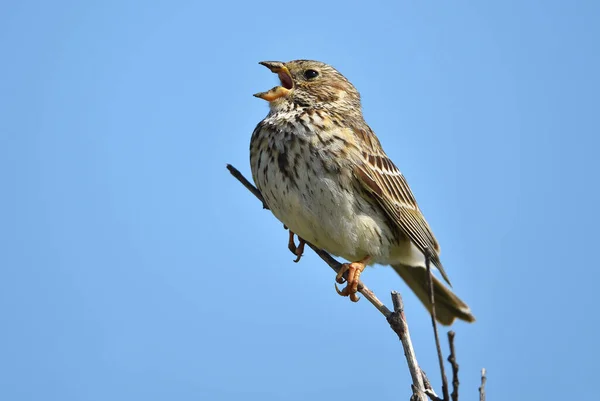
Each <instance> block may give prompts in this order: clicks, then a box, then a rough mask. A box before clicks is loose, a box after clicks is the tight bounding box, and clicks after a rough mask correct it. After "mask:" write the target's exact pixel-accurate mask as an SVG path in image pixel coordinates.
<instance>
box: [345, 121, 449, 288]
mask: <svg viewBox="0 0 600 401" xmlns="http://www.w3.org/2000/svg"><path fill="white" fill-rule="evenodd" d="M355 133H356V134H358V135H357V137H358V138H359V140H361V142H362V144H361V145H367V146H361V149H362V156H363V157H362V161H363V163H362V164H359V165H357V166H356V168H355V171H354V173H355V176H356V177H357V178H358V180H359V181H360V182H361V184H362V185H363V187H364V188H365V189H366V190H367V192H368V193H370V194H371V196H373V197H374V198H375V199H376V200H377V202H378V203H379V205H380V206H381V207H382V208H383V210H384V211H385V212H386V214H387V215H388V217H389V218H390V220H391V221H392V222H394V223H396V224H397V228H399V229H400V231H401V232H402V233H404V234H405V235H406V236H407V237H408V238H409V239H410V240H411V241H412V242H413V243H414V244H415V245H416V246H417V248H418V249H419V250H420V251H421V252H423V254H424V255H427V254H429V255H430V258H431V259H430V260H431V262H432V263H433V264H434V265H435V266H436V267H437V268H438V270H439V271H440V273H441V274H442V277H443V278H444V280H446V282H448V284H450V280H449V279H448V276H447V275H446V272H445V271H444V268H443V266H442V263H441V261H440V258H439V252H440V247H439V245H438V242H437V241H436V239H435V237H434V235H433V232H432V231H431V228H430V227H429V224H427V221H426V220H425V217H424V216H423V214H422V213H421V210H420V209H419V206H418V205H417V201H416V199H415V197H414V195H413V193H412V191H411V189H410V187H409V186H408V182H406V179H405V178H404V176H403V175H402V173H401V172H400V170H399V169H398V167H396V165H395V164H394V163H393V162H392V161H391V160H390V159H389V158H388V157H387V155H386V154H385V152H384V151H383V148H382V147H381V144H380V143H379V141H378V140H377V138H376V137H375V134H374V133H373V132H372V131H371V130H370V129H368V131H366V132H365V130H361V131H359V132H357V131H355ZM367 136H368V137H369V138H368V140H364V139H366V138H365V137H367Z"/></svg>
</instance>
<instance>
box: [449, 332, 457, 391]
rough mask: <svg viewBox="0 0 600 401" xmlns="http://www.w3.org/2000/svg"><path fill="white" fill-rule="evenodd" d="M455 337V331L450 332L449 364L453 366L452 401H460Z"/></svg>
mask: <svg viewBox="0 0 600 401" xmlns="http://www.w3.org/2000/svg"><path fill="white" fill-rule="evenodd" d="M454 335H455V333H454V332H453V331H449V332H448V343H449V344H450V355H449V356H448V362H450V365H451V366H452V394H451V396H452V401H458V385H459V384H460V382H459V381H458V362H456V352H455V351H454Z"/></svg>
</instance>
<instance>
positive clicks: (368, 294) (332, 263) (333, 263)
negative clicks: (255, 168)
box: [227, 164, 392, 318]
mask: <svg viewBox="0 0 600 401" xmlns="http://www.w3.org/2000/svg"><path fill="white" fill-rule="evenodd" d="M227 170H229V172H230V173H231V175H232V176H234V177H235V178H236V179H237V180H238V181H239V182H241V183H242V185H243V186H245V187H246V189H248V190H249V191H250V192H252V194H253V195H254V196H256V197H257V198H258V200H260V201H261V202H262V204H263V208H264V209H268V208H269V207H268V206H267V204H266V203H265V200H264V198H263V197H262V194H261V193H260V191H259V190H258V188H256V187H255V186H254V185H252V183H251V182H250V181H248V180H247V179H246V177H244V176H243V175H242V173H240V171H239V170H238V169H236V168H235V167H233V166H232V165H231V164H228V165H227ZM306 245H308V246H309V247H311V249H312V250H313V251H315V253H316V254H317V255H319V257H320V258H321V259H323V261H324V262H325V263H327V264H328V265H329V267H331V268H332V269H333V270H334V271H335V272H336V273H337V272H339V271H340V269H341V268H342V264H341V263H340V262H338V261H337V260H335V259H334V258H333V257H331V255H330V254H328V253H327V252H325V251H323V250H322V249H319V248H317V247H316V246H314V245H313V244H311V243H309V242H307V243H306ZM344 278H346V274H344ZM358 291H359V292H360V293H361V294H362V295H363V296H364V297H365V298H366V299H367V301H369V302H370V303H371V304H372V305H373V306H374V307H375V308H377V310H378V311H379V312H381V314H382V315H383V316H385V317H386V318H387V317H388V316H389V315H391V313H392V311H390V310H389V309H388V308H387V307H386V306H385V305H384V304H383V302H381V301H380V300H379V299H378V298H377V296H375V294H374V293H373V291H371V290H370V289H369V288H367V286H365V284H364V283H363V282H362V281H359V282H358Z"/></svg>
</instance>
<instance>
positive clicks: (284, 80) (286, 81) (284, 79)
mask: <svg viewBox="0 0 600 401" xmlns="http://www.w3.org/2000/svg"><path fill="white" fill-rule="evenodd" d="M277 75H278V76H279V80H280V81H281V86H283V87H284V88H285V89H292V88H293V87H294V83H293V82H292V78H291V77H290V76H289V75H288V74H287V73H286V72H285V71H279V72H278V73H277Z"/></svg>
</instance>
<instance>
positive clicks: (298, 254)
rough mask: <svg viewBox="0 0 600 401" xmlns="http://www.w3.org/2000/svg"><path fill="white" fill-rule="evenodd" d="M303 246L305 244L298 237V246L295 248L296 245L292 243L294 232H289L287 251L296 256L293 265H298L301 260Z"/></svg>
mask: <svg viewBox="0 0 600 401" xmlns="http://www.w3.org/2000/svg"><path fill="white" fill-rule="evenodd" d="M304 244H306V242H305V241H304V240H303V239H302V238H300V237H298V246H296V243H295V242H294V232H293V231H292V230H290V239H289V241H288V249H289V250H290V251H291V252H292V253H293V254H294V255H296V259H295V260H294V262H295V263H298V262H299V261H300V259H302V255H303V254H304Z"/></svg>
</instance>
